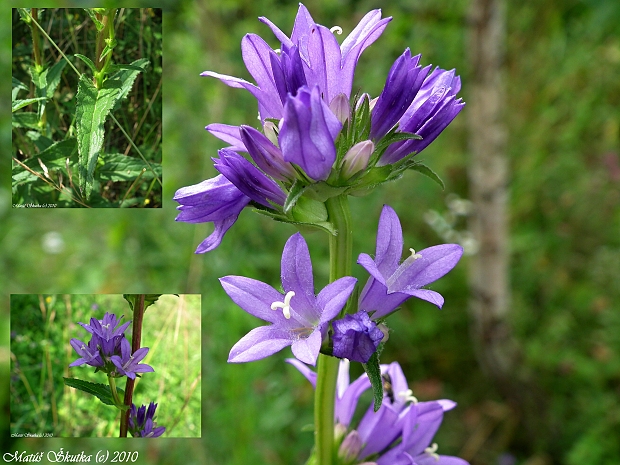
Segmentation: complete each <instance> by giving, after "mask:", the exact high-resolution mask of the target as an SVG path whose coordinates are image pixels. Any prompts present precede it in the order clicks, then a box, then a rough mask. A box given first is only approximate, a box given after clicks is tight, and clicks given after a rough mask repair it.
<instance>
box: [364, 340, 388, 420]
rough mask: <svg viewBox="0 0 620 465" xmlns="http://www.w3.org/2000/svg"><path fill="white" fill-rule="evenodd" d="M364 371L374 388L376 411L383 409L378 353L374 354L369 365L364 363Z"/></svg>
mask: <svg viewBox="0 0 620 465" xmlns="http://www.w3.org/2000/svg"><path fill="white" fill-rule="evenodd" d="M362 366H363V367H364V371H365V372H366V374H367V375H368V379H369V380H370V385H371V386H372V396H373V398H374V407H373V408H374V411H375V412H376V411H377V410H379V409H380V408H381V403H382V402H383V380H382V379H381V367H380V366H379V355H378V352H375V353H373V354H372V355H371V356H370V359H369V360H368V362H367V363H362Z"/></svg>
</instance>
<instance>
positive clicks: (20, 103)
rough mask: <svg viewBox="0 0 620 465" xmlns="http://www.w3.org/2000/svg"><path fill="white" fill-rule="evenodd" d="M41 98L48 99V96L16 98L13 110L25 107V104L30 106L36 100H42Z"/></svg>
mask: <svg viewBox="0 0 620 465" xmlns="http://www.w3.org/2000/svg"><path fill="white" fill-rule="evenodd" d="M41 100H47V97H38V98H27V99H26V100H14V101H13V104H12V106H11V108H12V111H14V112H15V111H17V110H19V109H20V108H24V107H25V106H28V105H30V104H31V103H34V102H40V101H41Z"/></svg>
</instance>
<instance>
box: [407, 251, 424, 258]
mask: <svg viewBox="0 0 620 465" xmlns="http://www.w3.org/2000/svg"><path fill="white" fill-rule="evenodd" d="M409 252H411V258H413V259H414V260H417V259H418V258H422V255H420V254H419V253H415V249H409Z"/></svg>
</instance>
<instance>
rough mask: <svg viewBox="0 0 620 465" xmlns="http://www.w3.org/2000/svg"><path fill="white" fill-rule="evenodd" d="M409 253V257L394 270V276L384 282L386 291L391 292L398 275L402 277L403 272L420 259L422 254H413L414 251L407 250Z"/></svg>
mask: <svg viewBox="0 0 620 465" xmlns="http://www.w3.org/2000/svg"><path fill="white" fill-rule="evenodd" d="M409 251H410V252H411V256H409V257H407V258H406V259H405V261H404V262H402V263H401V264H400V266H399V267H398V268H396V271H394V274H392V276H390V277H389V278H388V280H387V282H386V284H387V287H388V291H392V286H393V285H394V283H395V282H396V281H398V278H400V275H402V274H403V272H404V271H405V270H406V269H407V268H409V267H410V266H411V265H412V264H413V262H415V261H416V260H417V259H418V258H422V254H419V253H415V249H409Z"/></svg>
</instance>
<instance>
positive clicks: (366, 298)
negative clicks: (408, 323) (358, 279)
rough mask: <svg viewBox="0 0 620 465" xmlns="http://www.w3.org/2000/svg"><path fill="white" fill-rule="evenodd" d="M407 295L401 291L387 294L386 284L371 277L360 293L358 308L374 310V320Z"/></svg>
mask: <svg viewBox="0 0 620 465" xmlns="http://www.w3.org/2000/svg"><path fill="white" fill-rule="evenodd" d="M409 297H410V296H409V295H407V294H403V293H401V292H394V293H392V294H388V293H387V286H385V285H384V284H381V283H380V282H379V281H378V280H376V279H374V278H372V277H371V278H369V279H368V281H367V282H366V285H365V286H364V289H363V290H362V293H361V295H360V300H359V309H360V310H364V311H365V312H367V313H372V312H375V313H374V314H373V315H372V318H373V319H375V320H376V319H377V318H382V317H384V316H386V315H388V314H390V313H392V312H393V311H394V310H396V309H397V308H398V307H399V306H400V305H401V304H402V303H403V302H404V301H405V300H407V299H408V298H409Z"/></svg>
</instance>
